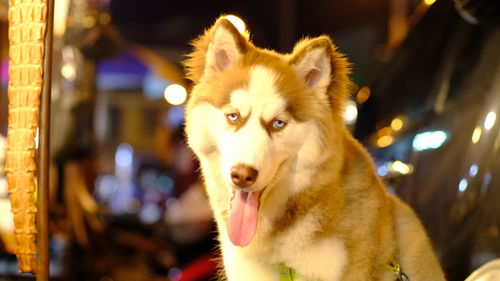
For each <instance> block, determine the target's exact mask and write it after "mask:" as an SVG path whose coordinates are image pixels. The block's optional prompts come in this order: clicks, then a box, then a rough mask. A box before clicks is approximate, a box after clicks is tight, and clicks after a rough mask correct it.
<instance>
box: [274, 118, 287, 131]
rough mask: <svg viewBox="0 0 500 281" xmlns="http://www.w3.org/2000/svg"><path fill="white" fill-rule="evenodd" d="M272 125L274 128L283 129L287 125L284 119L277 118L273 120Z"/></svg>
mask: <svg viewBox="0 0 500 281" xmlns="http://www.w3.org/2000/svg"><path fill="white" fill-rule="evenodd" d="M272 126H273V129H276V130H281V129H283V128H284V127H285V126H286V122H285V121H283V120H279V119H275V120H274V121H273V124H272Z"/></svg>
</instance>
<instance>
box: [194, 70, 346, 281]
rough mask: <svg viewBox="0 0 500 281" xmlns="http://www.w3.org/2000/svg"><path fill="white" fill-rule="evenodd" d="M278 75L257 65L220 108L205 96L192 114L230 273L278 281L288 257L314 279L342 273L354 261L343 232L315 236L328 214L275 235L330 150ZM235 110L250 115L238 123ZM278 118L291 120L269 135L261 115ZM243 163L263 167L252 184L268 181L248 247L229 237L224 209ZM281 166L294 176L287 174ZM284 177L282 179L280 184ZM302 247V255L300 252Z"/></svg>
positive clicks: (332, 279)
mask: <svg viewBox="0 0 500 281" xmlns="http://www.w3.org/2000/svg"><path fill="white" fill-rule="evenodd" d="M275 81H276V74H275V73H274V72H273V71H272V70H270V69H267V68H265V67H262V66H257V67H254V68H253V69H252V70H251V72H250V83H249V86H248V88H246V89H237V90H235V91H234V92H233V93H231V97H230V103H229V104H228V105H226V106H225V107H223V108H222V109H218V108H216V107H214V106H212V105H209V104H200V105H197V106H196V107H195V108H194V109H193V110H191V112H190V114H189V115H188V116H187V132H188V135H189V144H190V146H191V147H193V149H194V150H195V152H196V153H197V155H198V156H199V158H200V161H201V165H202V167H203V174H204V177H205V183H206V186H207V191H208V194H209V197H210V203H211V206H212V208H213V210H214V213H215V218H216V220H217V222H218V227H219V235H220V241H221V248H222V251H223V260H224V265H225V269H226V274H227V277H228V280H230V281H246V280H248V281H250V280H252V281H253V280H259V281H278V280H279V274H278V265H279V264H281V263H284V264H287V265H288V266H291V267H293V268H295V269H296V270H297V271H298V272H299V274H301V275H303V276H306V277H307V278H308V279H313V278H315V279H320V280H322V281H337V280H339V279H340V278H341V275H342V272H343V268H344V266H345V265H346V263H347V254H346V251H345V248H344V245H343V243H342V242H341V241H340V240H338V239H337V238H334V237H331V238H328V239H325V240H321V241H316V242H312V241H314V240H313V239H312V236H313V233H314V232H315V231H316V230H317V228H318V226H319V225H320V224H321V221H319V220H320V219H321V217H318V216H317V215H315V214H316V213H315V211H314V210H311V212H310V214H308V215H306V216H305V217H304V218H303V219H301V220H300V221H299V222H298V223H297V224H296V225H294V226H293V227H292V228H291V229H289V230H288V231H287V232H285V233H283V234H281V235H279V236H277V237H274V238H271V237H269V232H270V231H271V226H272V223H273V220H274V219H275V218H276V217H277V216H278V215H280V212H281V211H282V210H283V209H282V208H283V206H284V205H285V203H286V201H287V200H288V198H289V197H290V196H292V195H293V194H295V193H297V192H299V191H302V190H303V189H304V188H305V187H306V186H307V185H308V184H309V183H310V182H311V179H312V177H313V176H314V172H315V169H316V168H317V166H318V165H319V163H321V162H323V161H324V159H326V158H327V157H328V156H329V155H328V154H326V153H324V151H323V149H322V147H323V145H322V142H321V133H320V129H319V128H318V126H317V125H316V124H315V123H314V121H308V122H297V121H295V120H294V119H293V118H292V117H291V116H289V115H288V113H287V112H286V101H285V100H284V99H283V97H281V96H280V93H279V92H278V91H277V88H276V86H275ZM317 83H322V81H321V80H319V81H318V82H317ZM232 112H238V113H240V115H241V118H244V119H246V118H248V120H247V121H246V123H245V125H244V126H243V127H241V128H239V129H238V130H236V131H235V130H234V127H233V126H232V125H231V124H229V123H228V122H227V121H226V119H225V115H226V114H228V113H232ZM274 118H279V119H283V120H285V121H287V122H288V125H287V127H285V129H283V130H282V131H279V132H273V133H271V134H272V135H271V136H270V135H268V133H267V132H266V129H265V128H263V126H262V124H261V121H260V120H261V119H264V120H266V121H267V122H271V120H272V119H274ZM212 146H215V147H212ZM237 163H244V164H247V165H250V166H253V167H254V168H256V169H257V170H258V171H259V176H258V178H257V181H256V183H255V184H254V185H253V186H252V187H251V188H252V190H253V191H256V190H262V189H264V188H266V190H265V192H264V195H263V197H262V200H263V201H264V202H265V204H262V205H261V208H260V210H259V225H258V227H257V229H258V230H257V233H256V236H255V237H254V238H253V240H252V242H251V243H250V244H249V245H248V246H247V247H244V248H240V247H236V246H234V245H233V244H232V243H231V242H230V240H229V238H228V235H227V225H226V221H225V217H224V216H225V215H224V214H226V213H227V211H228V208H229V197H230V195H231V189H232V188H233V184H232V182H231V177H230V169H231V167H232V166H233V165H235V164H237ZM280 173H281V174H287V175H290V174H291V175H292V177H283V178H281V177H280V175H281V174H280ZM278 181H279V183H280V184H279V185H276V183H277V182H278ZM221 185H223V186H221ZM263 214H265V215H263ZM270 239H271V240H270ZM298 252H299V253H301V255H299V256H297V255H296V253H298ZM313 280H314V279H313Z"/></svg>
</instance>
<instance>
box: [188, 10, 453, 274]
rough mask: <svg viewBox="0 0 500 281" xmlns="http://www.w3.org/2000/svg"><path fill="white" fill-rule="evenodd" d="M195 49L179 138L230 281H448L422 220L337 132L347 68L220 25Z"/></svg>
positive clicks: (325, 52) (324, 51)
mask: <svg viewBox="0 0 500 281" xmlns="http://www.w3.org/2000/svg"><path fill="white" fill-rule="evenodd" d="M193 46H194V50H193V52H192V53H191V54H190V55H189V56H188V58H187V59H186V61H185V62H184V64H185V66H186V70H187V76H188V78H189V79H190V80H192V81H193V83H194V87H193V89H192V93H191V96H190V98H189V102H188V104H187V107H186V134H187V137H188V144H189V146H190V147H191V148H192V149H193V151H194V152H195V153H196V155H197V157H198V158H199V160H200V163H201V167H202V172H203V177H204V181H205V185H206V190H207V193H208V197H209V201H210V205H211V207H212V209H213V212H214V216H215V220H216V222H217V226H218V230H219V241H220V246H221V250H222V257H223V265H224V276H225V278H227V280H230V281H271V280H273V281H277V280H308V281H313V280H321V281H334V280H343V281H348V280H358V281H368V280H384V281H385V280H387V281H394V280H406V279H408V280H411V281H431V280H445V277H444V274H443V271H442V270H441V267H440V265H439V263H438V261H437V258H436V256H435V254H434V252H433V249H432V246H431V244H430V242H429V239H428V237H427V235H426V232H425V230H424V228H423V226H422V225H421V223H420V221H419V219H418V218H417V216H416V215H415V213H414V212H413V211H412V210H411V209H410V208H409V207H408V206H407V205H406V204H404V203H403V202H402V201H400V200H399V199H397V198H396V197H394V196H392V195H389V194H388V193H387V192H386V187H385V186H384V184H383V183H382V182H381V181H380V179H379V178H378V177H377V175H376V173H375V171H374V166H373V164H372V160H371V158H370V157H369V155H368V154H367V152H366V151H365V149H364V148H363V147H362V146H361V145H360V144H359V143H358V142H357V141H356V140H355V139H354V138H353V137H352V136H351V135H350V134H349V132H348V130H347V129H346V127H345V126H344V122H343V117H342V116H343V105H344V101H345V100H346V99H347V98H348V94H349V85H350V81H349V78H348V74H349V71H350V70H349V63H348V61H347V59H346V58H345V57H344V56H343V55H342V54H340V53H339V52H338V51H337V49H336V47H335V46H334V45H333V43H332V41H331V40H330V38H329V37H328V36H320V37H317V38H309V39H304V40H302V41H300V42H299V43H297V44H296V46H295V47H294V49H293V52H292V53H291V54H279V53H276V52H274V51H270V50H266V49H261V48H258V47H256V46H254V45H253V44H252V43H251V42H250V40H249V35H248V32H247V31H243V32H239V31H238V30H237V29H236V28H235V26H234V25H233V24H231V22H230V21H229V20H228V19H227V18H226V17H224V16H222V17H221V18H219V19H218V20H217V21H216V22H215V24H214V25H213V26H212V27H211V28H210V29H208V30H207V31H206V32H205V33H204V34H203V35H201V36H200V37H199V38H198V39H196V40H195V41H193Z"/></svg>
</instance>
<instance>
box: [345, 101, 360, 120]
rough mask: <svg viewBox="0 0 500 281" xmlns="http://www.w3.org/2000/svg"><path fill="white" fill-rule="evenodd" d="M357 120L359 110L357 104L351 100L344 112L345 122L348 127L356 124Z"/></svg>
mask: <svg viewBox="0 0 500 281" xmlns="http://www.w3.org/2000/svg"><path fill="white" fill-rule="evenodd" d="M356 118H358V108H357V106H356V103H355V102H353V101H352V100H349V101H347V106H346V107H345V111H344V122H345V123H346V124H347V125H352V124H354V123H355V122H356Z"/></svg>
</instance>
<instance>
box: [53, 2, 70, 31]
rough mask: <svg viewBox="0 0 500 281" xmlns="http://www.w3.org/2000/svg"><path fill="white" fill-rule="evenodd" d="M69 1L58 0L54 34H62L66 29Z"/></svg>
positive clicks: (55, 7)
mask: <svg viewBox="0 0 500 281" xmlns="http://www.w3.org/2000/svg"><path fill="white" fill-rule="evenodd" d="M69 2H70V1H69V0H57V5H54V34H55V35H56V36H62V35H63V34H64V31H65V30H66V18H67V17H68V8H69Z"/></svg>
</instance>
